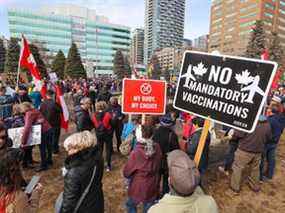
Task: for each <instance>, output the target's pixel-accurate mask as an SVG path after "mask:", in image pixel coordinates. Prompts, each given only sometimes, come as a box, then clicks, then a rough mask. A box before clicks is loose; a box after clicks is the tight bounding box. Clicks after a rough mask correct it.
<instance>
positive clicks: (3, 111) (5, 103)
mask: <svg viewBox="0 0 285 213" xmlns="http://www.w3.org/2000/svg"><path fill="white" fill-rule="evenodd" d="M13 103H14V99H13V98H12V96H10V95H6V87H4V86H2V87H0V120H2V121H4V120H5V119H7V118H9V117H11V116H12V109H13V108H12V107H13Z"/></svg>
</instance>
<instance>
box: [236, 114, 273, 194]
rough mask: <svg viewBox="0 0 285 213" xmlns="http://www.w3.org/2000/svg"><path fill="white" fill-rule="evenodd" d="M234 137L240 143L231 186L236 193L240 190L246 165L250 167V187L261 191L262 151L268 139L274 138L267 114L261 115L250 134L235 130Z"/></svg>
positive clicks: (255, 190)
mask: <svg viewBox="0 0 285 213" xmlns="http://www.w3.org/2000/svg"><path fill="white" fill-rule="evenodd" d="M232 138H233V139H236V140H238V141H239V145H238V149H237V151H236V152H235V160H234V163H233V173H232V176H231V183H230V188H231V189H232V191H234V192H235V193H239V192H240V188H241V181H242V177H243V171H244V169H245V168H246V167H250V173H249V177H248V183H249V187H250V188H251V189H252V190H253V191H254V192H258V191H260V183H259V178H260V174H259V164H260V159H261V153H262V152H263V150H264V144H265V143H266V141H270V140H272V132H271V127H270V124H269V122H268V121H267V118H266V117H265V116H260V117H259V121H258V124H257V126H256V128H255V131H254V132H252V133H250V134H249V133H245V132H240V131H234V134H233V136H232Z"/></svg>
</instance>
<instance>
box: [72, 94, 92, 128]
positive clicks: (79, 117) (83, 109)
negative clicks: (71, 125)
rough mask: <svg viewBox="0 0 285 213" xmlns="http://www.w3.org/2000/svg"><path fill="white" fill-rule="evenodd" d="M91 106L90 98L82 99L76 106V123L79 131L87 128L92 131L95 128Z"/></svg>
mask: <svg viewBox="0 0 285 213" xmlns="http://www.w3.org/2000/svg"><path fill="white" fill-rule="evenodd" d="M90 107H91V100H90V98H83V99H81V101H80V106H76V107H75V123H76V129H77V131H78V132H82V131H85V130H88V131H91V130H92V129H94V125H93V123H92V120H91V118H90V115H89V110H90Z"/></svg>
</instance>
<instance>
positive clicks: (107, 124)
mask: <svg viewBox="0 0 285 213" xmlns="http://www.w3.org/2000/svg"><path fill="white" fill-rule="evenodd" d="M95 107H96V112H95V113H94V115H93V117H92V121H93V124H94V126H95V132H96V136H97V140H98V145H99V148H100V151H101V154H102V153H103V151H104V144H105V150H106V155H105V156H106V161H107V172H109V171H111V169H112V167H111V161H112V150H113V130H112V126H111V120H112V115H111V114H110V112H108V111H107V107H108V105H107V103H106V102H104V101H100V102H97V103H96V104H95Z"/></svg>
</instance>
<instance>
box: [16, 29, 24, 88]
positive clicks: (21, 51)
mask: <svg viewBox="0 0 285 213" xmlns="http://www.w3.org/2000/svg"><path fill="white" fill-rule="evenodd" d="M23 43H24V41H23V34H22V40H21V45H20V48H21V50H20V56H19V61H18V73H17V86H16V91H17V90H18V88H19V78H20V68H21V67H20V61H21V58H22V55H23Z"/></svg>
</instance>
